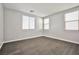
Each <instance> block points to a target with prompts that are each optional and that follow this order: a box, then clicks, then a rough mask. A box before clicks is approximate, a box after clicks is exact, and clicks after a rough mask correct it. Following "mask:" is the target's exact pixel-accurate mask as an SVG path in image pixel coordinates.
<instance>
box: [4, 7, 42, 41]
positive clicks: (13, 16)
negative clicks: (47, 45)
mask: <svg viewBox="0 0 79 59" xmlns="http://www.w3.org/2000/svg"><path fill="white" fill-rule="evenodd" d="M24 14H25V13H22V12H20V11H16V10H11V9H7V8H5V39H4V40H5V42H10V41H17V40H20V39H28V38H31V37H38V36H41V35H42V31H41V30H39V29H38V26H39V25H38V20H39V19H40V17H36V16H34V15H29V14H25V15H29V16H34V17H36V29H35V30H23V29H22V15H24Z"/></svg>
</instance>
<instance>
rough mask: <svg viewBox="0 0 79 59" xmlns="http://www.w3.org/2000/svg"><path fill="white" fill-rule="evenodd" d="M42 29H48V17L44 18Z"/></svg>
mask: <svg viewBox="0 0 79 59" xmlns="http://www.w3.org/2000/svg"><path fill="white" fill-rule="evenodd" d="M44 29H46V30H47V29H49V18H45V19H44Z"/></svg>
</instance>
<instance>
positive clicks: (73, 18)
mask: <svg viewBox="0 0 79 59" xmlns="http://www.w3.org/2000/svg"><path fill="white" fill-rule="evenodd" d="M78 14H79V11H74V12H71V13H66V14H65V30H78V21H79V15H78Z"/></svg>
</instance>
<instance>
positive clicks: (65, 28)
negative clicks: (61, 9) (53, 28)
mask: <svg viewBox="0 0 79 59" xmlns="http://www.w3.org/2000/svg"><path fill="white" fill-rule="evenodd" d="M76 11H78V10H75V11H71V12H66V13H64V30H65V31H79V17H78V20H71V21H66V20H65V19H66V18H65V15H66V14H68V13H72V12H76ZM78 16H79V11H78ZM75 21H77V22H78V30H77V29H76V30H73V29H72V30H71V29H66V23H68V22H75Z"/></svg>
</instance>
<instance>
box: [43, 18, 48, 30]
mask: <svg viewBox="0 0 79 59" xmlns="http://www.w3.org/2000/svg"><path fill="white" fill-rule="evenodd" d="M45 19H49V22H48V23H44V22H45V21H44V20H45ZM45 25H48V26H49V27H48V29H45ZM49 29H50V18H49V17H46V18H44V19H43V30H49Z"/></svg>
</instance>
